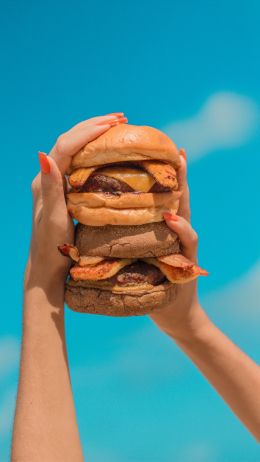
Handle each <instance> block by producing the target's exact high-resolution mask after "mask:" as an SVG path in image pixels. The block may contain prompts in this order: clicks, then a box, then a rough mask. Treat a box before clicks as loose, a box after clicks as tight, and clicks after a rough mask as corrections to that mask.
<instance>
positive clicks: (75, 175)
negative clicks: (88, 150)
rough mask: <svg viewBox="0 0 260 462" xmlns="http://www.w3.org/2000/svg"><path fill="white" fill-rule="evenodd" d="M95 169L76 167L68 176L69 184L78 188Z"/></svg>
mask: <svg viewBox="0 0 260 462" xmlns="http://www.w3.org/2000/svg"><path fill="white" fill-rule="evenodd" d="M95 170H96V167H88V168H87V167H84V168H77V170H74V172H72V174H71V175H70V176H69V184H70V185H71V186H72V188H73V189H80V188H81V187H82V186H83V185H84V184H85V183H86V181H87V179H88V178H89V177H90V175H91V174H92V173H93V172H94V171H95Z"/></svg>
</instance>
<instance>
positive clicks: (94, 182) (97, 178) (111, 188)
mask: <svg viewBox="0 0 260 462" xmlns="http://www.w3.org/2000/svg"><path fill="white" fill-rule="evenodd" d="M81 191H82V192H108V193H121V192H122V193H123V192H133V191H134V190H133V188H131V186H129V185H128V184H127V183H125V182H124V181H120V180H117V179H116V178H112V177H109V176H106V175H101V174H100V173H93V174H92V175H91V176H90V177H89V179H88V180H87V181H86V183H85V184H84V185H83V186H82V189H81Z"/></svg>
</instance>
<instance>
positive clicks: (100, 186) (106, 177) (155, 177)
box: [69, 161, 178, 194]
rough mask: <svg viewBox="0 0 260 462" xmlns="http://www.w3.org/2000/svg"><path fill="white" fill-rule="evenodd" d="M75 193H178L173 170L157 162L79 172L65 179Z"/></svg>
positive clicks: (128, 164)
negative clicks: (175, 191) (67, 179)
mask: <svg viewBox="0 0 260 462" xmlns="http://www.w3.org/2000/svg"><path fill="white" fill-rule="evenodd" d="M69 181H70V184H71V186H72V188H73V189H74V190H75V191H78V192H107V193H110V194H121V193H125V192H151V193H155V192H156V193H160V192H169V191H173V190H177V189H178V182H177V176H176V171H175V169H174V168H173V166H171V165H169V164H166V163H164V162H160V161H142V162H136V163H127V162H121V163H118V164H110V165H108V166H105V167H99V168H97V169H96V168H94V167H91V168H80V169H77V170H75V171H74V172H73V173H72V174H71V175H70V177H69Z"/></svg>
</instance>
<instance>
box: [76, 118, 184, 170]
mask: <svg viewBox="0 0 260 462" xmlns="http://www.w3.org/2000/svg"><path fill="white" fill-rule="evenodd" d="M149 159H157V160H163V161H165V162H169V163H171V164H173V165H174V166H175V167H176V168H179V167H180V165H181V161H180V155H179V151H178V148H177V147H176V146H175V144H174V143H173V142H172V140H171V139H170V138H169V137H168V136H167V135H165V133H163V132H161V131H160V130H157V129H156V128H153V127H148V126H138V125H128V124H119V125H117V126H115V127H112V128H110V129H109V130H107V131H106V132H105V133H103V134H102V135H100V136H99V137H98V138H96V139H95V140H94V141H91V142H90V143H88V144H87V145H86V146H84V147H83V148H82V149H81V150H80V151H79V152H78V153H77V154H75V155H74V156H73V158H72V162H71V166H70V170H69V171H68V173H71V172H72V171H73V170H75V169H76V168H80V167H92V166H95V165H104V164H107V163H114V162H125V161H136V160H149Z"/></svg>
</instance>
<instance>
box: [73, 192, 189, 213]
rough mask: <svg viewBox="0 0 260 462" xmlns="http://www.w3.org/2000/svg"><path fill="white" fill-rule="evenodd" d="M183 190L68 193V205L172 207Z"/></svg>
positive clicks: (117, 207) (119, 207)
mask: <svg viewBox="0 0 260 462" xmlns="http://www.w3.org/2000/svg"><path fill="white" fill-rule="evenodd" d="M181 194H182V193H181V191H173V192H165V193H137V192H129V193H122V194H120V195H116V194H110V193H102V192H82V193H80V192H76V193H69V194H67V205H68V208H69V209H71V208H72V207H74V206H78V205H79V206H84V207H90V208H98V207H107V208H109V207H111V208H114V209H126V208H144V207H147V208H150V207H151V208H154V207H171V205H173V204H174V203H175V202H176V201H177V200H179V198H180V197H181Z"/></svg>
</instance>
